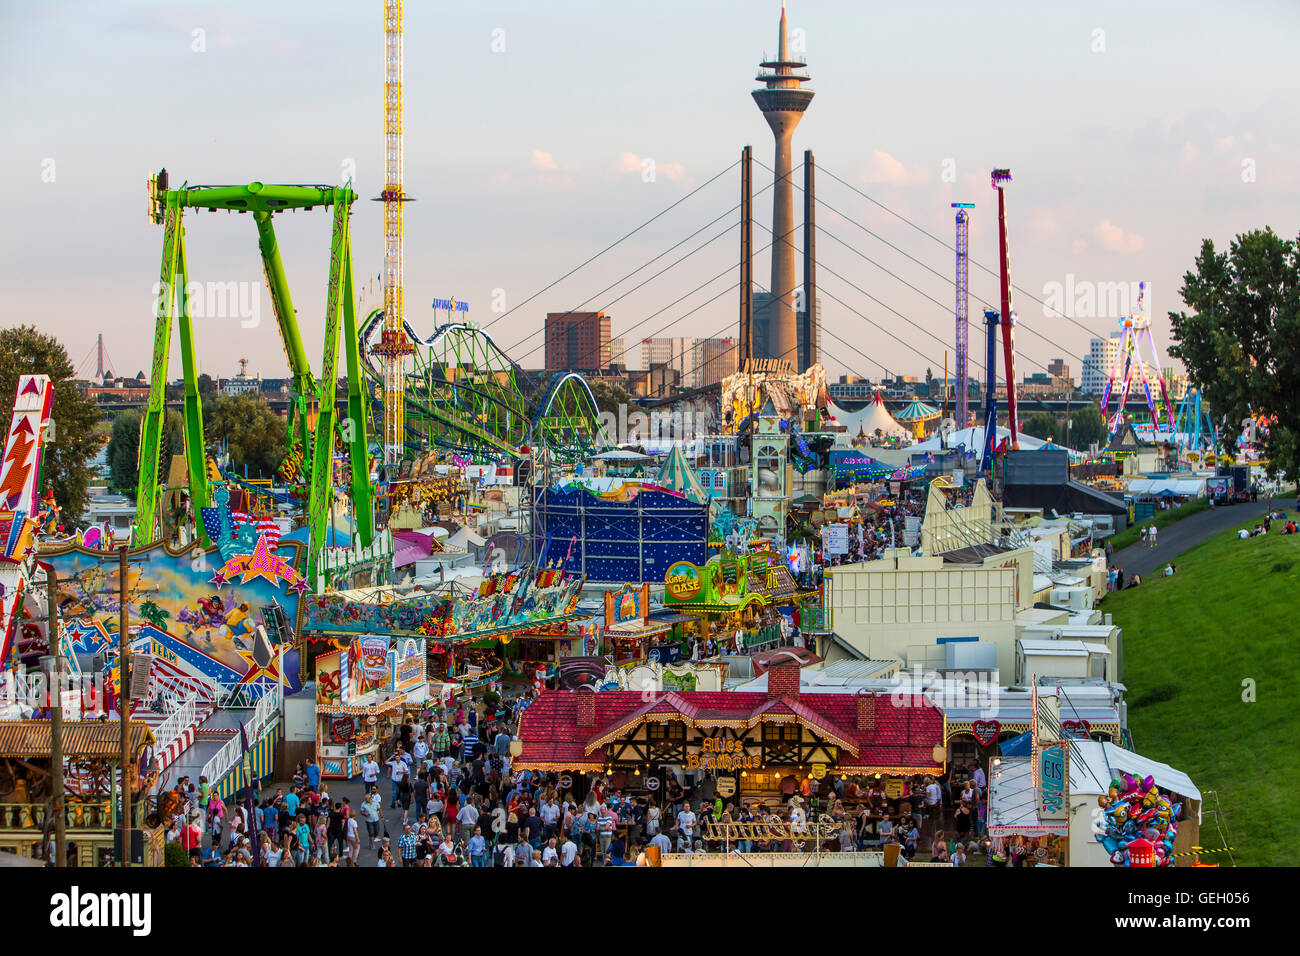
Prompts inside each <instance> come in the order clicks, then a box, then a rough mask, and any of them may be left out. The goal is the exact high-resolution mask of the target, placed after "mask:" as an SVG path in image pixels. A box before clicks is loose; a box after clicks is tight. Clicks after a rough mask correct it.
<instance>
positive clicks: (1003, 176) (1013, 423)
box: [989, 169, 1020, 451]
mask: <svg viewBox="0 0 1300 956" xmlns="http://www.w3.org/2000/svg"><path fill="white" fill-rule="evenodd" d="M991 178H992V184H993V188H994V189H996V190H997V191H998V260H999V264H1000V269H999V273H998V280H999V284H1000V285H999V288H1000V292H1001V312H1000V317H1001V320H1002V356H1003V361H1004V363H1005V366H1004V368H1003V371H1004V373H1005V374H1006V377H1007V428H1008V429H1010V431H1011V435H1010V437H1009V439H1008V441H1009V447H1010V448H1011V450H1012V451H1017V450H1019V448H1020V423H1019V419H1018V418H1017V417H1016V313H1015V312H1014V311H1013V310H1012V308H1011V253H1010V250H1009V249H1008V248H1007V203H1006V184H1007V183H1009V182H1011V170H1009V169H995V170H993V173H992V177H991ZM995 379H996V376H995V375H994V374H993V369H992V367H991V366H990V368H989V381H990V382H993V381H994V380H995Z"/></svg>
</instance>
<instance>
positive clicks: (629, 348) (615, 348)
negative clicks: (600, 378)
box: [609, 338, 640, 368]
mask: <svg viewBox="0 0 1300 956" xmlns="http://www.w3.org/2000/svg"><path fill="white" fill-rule="evenodd" d="M636 357H637V347H636V343H635V342H633V343H632V344H631V345H628V344H627V340H626V339H624V338H617V339H610V340H609V364H610V365H617V366H618V367H619V368H640V366H639V365H637V358H636Z"/></svg>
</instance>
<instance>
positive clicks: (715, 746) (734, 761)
mask: <svg viewBox="0 0 1300 956" xmlns="http://www.w3.org/2000/svg"><path fill="white" fill-rule="evenodd" d="M761 764H762V759H761V758H760V757H759V755H758V754H748V753H746V752H745V743H744V741H741V740H731V739H729V738H723V737H705V738H704V739H703V740H701V741H700V752H699V753H688V754H687V755H686V769H687V770H757V769H758V768H759V766H761Z"/></svg>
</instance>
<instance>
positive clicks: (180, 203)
mask: <svg viewBox="0 0 1300 956" xmlns="http://www.w3.org/2000/svg"><path fill="white" fill-rule="evenodd" d="M355 199H356V193H354V192H353V191H352V189H351V188H350V184H348V185H344V186H341V187H336V186H291V185H271V184H264V183H260V182H252V183H249V184H248V185H246V186H189V185H188V184H182V185H181V187H180V188H179V189H168V188H167V171H166V170H165V169H164V170H162V171H160V172H159V173H158V175H156V176H151V177H150V178H149V200H150V205H149V215H150V218H151V219H152V220H153V222H154V223H156V224H159V225H162V226H164V233H163V252H162V268H161V274H160V280H159V286H158V300H157V304H156V311H155V315H156V317H157V321H156V325H155V330H154V356H153V374H152V377H151V379H150V388H149V402H148V405H147V406H146V409H145V413H144V418H143V421H142V424H141V434H140V452H139V462H140V477H139V483H138V486H137V494H136V529H135V543H136V544H147V543H149V542H151V541H153V540H155V539H156V538H157V537H158V527H157V523H158V502H159V498H160V495H161V492H162V488H161V484H162V482H160V481H159V471H160V465H161V462H160V455H161V453H162V437H163V434H162V433H163V417H164V402H165V399H166V384H167V364H168V359H169V357H170V352H171V336H172V320H173V317H175V319H176V322H177V326H178V328H179V331H180V339H181V370H182V378H183V381H184V388H185V397H184V402H183V412H184V424H185V442H184V444H185V459H186V464H187V468H188V473H189V492H190V499H191V501H192V503H193V507H194V509H195V514H196V515H197V514H198V513H199V512H200V510H201V509H202V508H206V507H209V506H210V505H211V502H212V484H211V479H210V477H209V468H208V463H207V448H206V442H205V437H204V431H203V408H202V402H201V400H200V397H199V390H198V364H197V361H196V355H195V342H194V328H193V318H192V316H191V313H190V308H189V303H188V300H187V295H188V279H189V262H188V259H187V256H186V252H185V226H184V220H183V216H184V211H185V210H186V209H195V210H202V209H206V210H208V211H210V212H216V211H218V210H225V211H227V212H238V213H240V214H247V213H252V215H253V222H254V224H255V226H256V227H257V234H258V248H259V250H260V253H261V257H262V266H263V268H264V270H265V272H266V284H267V288H268V290H269V291H270V295H271V305H272V308H273V309H274V312H275V318H276V323H277V325H278V326H279V330H280V339H281V342H282V343H283V345H284V351H285V357H286V358H287V360H288V363H289V368H290V371H291V373H292V380H293V385H292V392H293V400H292V403H291V405H290V411H289V416H288V454H287V456H286V460H287V461H288V462H289V463H290V465H289V467H288V468H286V469H284V470H285V471H287V472H289V473H287V474H285V475H284V477H285V478H286V479H287V481H288V483H289V484H290V485H301V484H302V483H303V481H304V479H305V480H306V485H307V493H306V499H307V504H306V511H307V520H308V527H309V535H310V540H311V541H312V542H318V543H320V544H322V545H323V542H324V540H325V537H324V536H325V532H326V528H325V525H326V518H327V513H328V509H329V503H330V501H331V498H332V495H333V467H334V461H333V458H334V444H335V440H336V439H337V440H339V441H341V442H342V444H343V445H344V447H345V448H346V449H347V453H348V458H349V461H350V464H351V469H350V474H349V477H348V482H347V484H348V487H349V491H350V493H351V496H352V500H353V502H354V503H355V505H356V515H357V528H358V532H359V534H360V536H361V543H362V544H363V545H367V546H368V545H369V544H370V542H371V540H372V539H373V537H374V517H373V509H372V507H371V497H370V495H371V492H370V461H369V449H368V443H367V439H366V436H367V432H368V427H367V426H368V414H367V409H366V406H365V403H364V400H363V395H362V391H361V374H362V373H361V357H360V353H359V348H358V345H359V337H358V334H357V324H356V313H355V311H354V306H353V303H354V301H355V296H354V294H353V291H352V235H351V210H352V203H353V201H354V200H355ZM316 206H324V207H326V208H330V209H332V210H333V212H334V216H333V228H332V231H331V237H330V266H329V279H328V287H327V292H326V300H325V345H324V357H323V359H322V362H321V374H320V377H319V378H315V377H313V375H312V372H311V368H310V366H309V365H308V362H307V355H306V351H305V350H304V348H303V343H302V336H301V334H300V332H299V329H298V319H297V313H296V312H295V310H294V307H293V300H292V297H291V295H290V292H289V283H288V279H287V278H286V276H285V272H284V264H283V262H282V261H281V258H280V250H279V245H278V242H277V240H276V235H275V227H274V217H275V215H276V214H277V213H282V212H284V211H286V210H298V209H304V210H310V209H313V208H315V207H316ZM340 324H341V325H342V332H343V343H344V354H345V357H346V362H345V366H346V373H347V375H346V377H347V417H346V419H345V421H346V422H347V423H348V424H347V426H346V427H341V426H340V423H339V421H338V416H337V412H336V407H335V406H336V403H335V390H336V382H337V380H338V374H337V370H338V351H339V350H338V343H339V332H340ZM313 413H314V414H315V427H312V426H311V423H310V418H311V416H312V414H313ZM313 439H314V440H313ZM307 461H310V462H311V466H310V471H309V472H308V473H307V474H306V475H304V474H303V473H302V465H301V464H300V463H305V462H307ZM199 531H200V533H201V529H199ZM317 551H318V548H310V547H309V548H308V561H309V568H310V567H311V566H312V565H313V564H314V558H315V554H316V553H317Z"/></svg>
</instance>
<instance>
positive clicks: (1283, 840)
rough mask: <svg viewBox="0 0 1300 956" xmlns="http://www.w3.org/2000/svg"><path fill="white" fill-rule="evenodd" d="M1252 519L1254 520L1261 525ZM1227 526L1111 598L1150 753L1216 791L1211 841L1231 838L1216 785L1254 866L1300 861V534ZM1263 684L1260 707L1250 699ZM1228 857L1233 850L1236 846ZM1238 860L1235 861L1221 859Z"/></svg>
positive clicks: (1205, 836)
mask: <svg viewBox="0 0 1300 956" xmlns="http://www.w3.org/2000/svg"><path fill="white" fill-rule="evenodd" d="M1257 520H1258V519H1251V520H1250V521H1248V522H1246V523H1244V524H1243V525H1242V527H1248V526H1253V525H1254V524H1255V523H1256V521H1257ZM1279 527H1280V526H1279V524H1278V523H1277V522H1274V523H1273V533H1272V534H1269V535H1266V536H1264V537H1259V538H1247V539H1246V540H1244V541H1243V540H1241V539H1239V538H1238V537H1237V536H1236V530H1235V529H1234V530H1231V531H1227V532H1224V533H1223V534H1220V535H1217V536H1215V537H1213V538H1211V539H1209V540H1208V541H1205V542H1204V543H1202V544H1200V545H1197V546H1196V547H1194V548H1191V549H1190V550H1188V551H1186V552H1185V553H1184V554H1183V555H1182V556H1181V557H1179V558H1177V559H1176V561H1175V563H1176V564H1177V567H1178V570H1177V572H1176V573H1175V574H1174V575H1173V576H1171V577H1168V578H1166V577H1158V576H1157V575H1155V574H1152V576H1151V577H1150V578H1149V579H1146V580H1144V581H1143V583H1142V584H1141V585H1139V586H1138V587H1136V588H1133V589H1131V590H1124V591H1119V592H1115V593H1114V594H1111V595H1108V596H1107V597H1106V599H1105V601H1104V602H1103V604H1102V608H1103V610H1105V611H1109V612H1110V613H1111V614H1113V615H1114V620H1115V623H1116V624H1118V625H1120V626H1121V627H1123V628H1124V655H1125V661H1124V667H1125V670H1124V683H1125V685H1127V687H1128V688H1129V691H1128V703H1129V715H1128V719H1129V728H1130V730H1131V731H1132V733H1133V739H1134V743H1135V746H1136V747H1137V749H1138V751H1139V752H1140V753H1142V754H1143V755H1144V756H1147V757H1150V758H1152V759H1154V760H1159V761H1161V762H1163V763H1167V764H1170V765H1171V766H1173V767H1176V768H1177V769H1179V770H1181V771H1183V772H1184V773H1186V774H1187V775H1188V776H1190V777H1191V778H1192V781H1193V782H1194V783H1195V784H1196V786H1197V787H1198V788H1199V789H1200V790H1201V793H1202V794H1204V795H1205V800H1204V804H1203V807H1202V810H1203V812H1202V817H1201V844H1202V845H1203V846H1205V847H1207V848H1209V847H1218V846H1221V845H1222V843H1221V842H1220V838H1219V835H1218V831H1217V830H1216V828H1215V818H1214V815H1213V814H1212V813H1210V812H1209V811H1210V810H1212V809H1213V808H1214V807H1215V798H1214V795H1213V794H1211V793H1210V791H1217V792H1218V799H1219V805H1220V806H1221V809H1222V818H1223V822H1224V823H1225V824H1226V827H1225V832H1226V833H1227V835H1228V838H1229V842H1230V845H1232V846H1233V847H1235V850H1234V855H1235V857H1236V860H1237V862H1238V864H1240V865H1243V866H1294V865H1295V863H1296V850H1295V847H1296V845H1297V843H1300V814H1297V813H1296V811H1295V782H1296V781H1297V780H1300V750H1297V748H1296V746H1295V736H1296V726H1297V719H1296V714H1297V711H1296V706H1297V705H1296V701H1295V698H1294V697H1293V696H1292V693H1293V690H1294V688H1295V687H1296V685H1297V679H1298V678H1300V655H1298V654H1297V653H1296V645H1295V612H1296V608H1297V606H1298V605H1300V535H1286V536H1283V535H1279V534H1278V530H1279ZM1247 680H1250V681H1253V682H1254V683H1253V688H1254V696H1255V702H1254V703H1246V702H1245V701H1243V699H1242V698H1243V695H1244V694H1246V693H1247V689H1246V687H1245V686H1244V683H1243V682H1245V681H1247ZM1225 856H1226V854H1225ZM1215 860H1218V861H1220V862H1221V863H1222V864H1225V865H1226V864H1227V863H1228V860H1227V859H1224V858H1220V857H1217V856H1216V857H1215Z"/></svg>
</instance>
